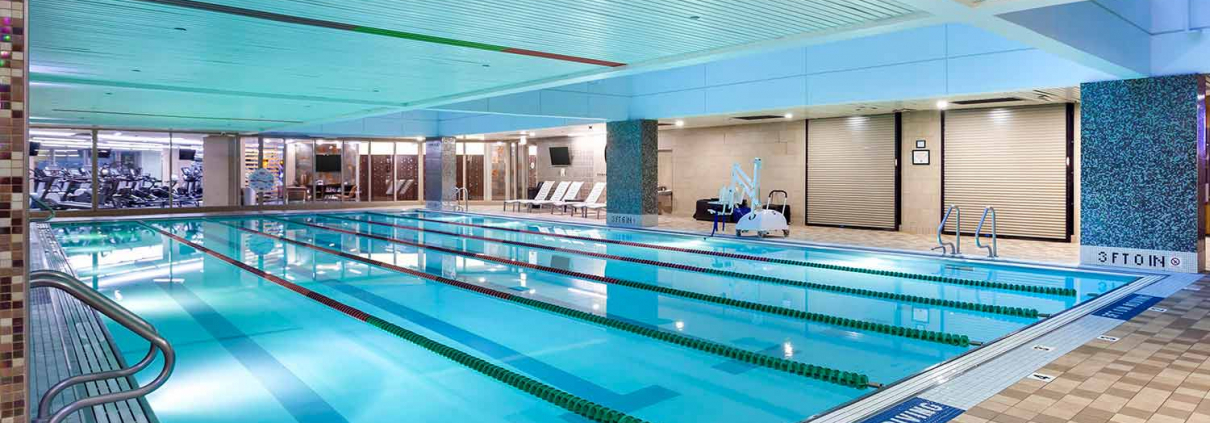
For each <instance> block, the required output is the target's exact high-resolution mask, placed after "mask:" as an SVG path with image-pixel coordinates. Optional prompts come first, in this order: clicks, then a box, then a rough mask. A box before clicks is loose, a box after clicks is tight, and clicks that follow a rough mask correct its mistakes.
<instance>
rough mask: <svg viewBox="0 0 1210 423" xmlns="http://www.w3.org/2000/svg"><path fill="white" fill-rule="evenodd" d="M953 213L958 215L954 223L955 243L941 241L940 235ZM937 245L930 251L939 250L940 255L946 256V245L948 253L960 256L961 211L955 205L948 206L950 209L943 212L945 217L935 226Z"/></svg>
mask: <svg viewBox="0 0 1210 423" xmlns="http://www.w3.org/2000/svg"><path fill="white" fill-rule="evenodd" d="M955 212H957V215H958V216H957V219H958V220H957V221H955V222H954V225H955V226H954V229H956V230H955V231H954V233H955V234H956V235H957V236H956V237H955V241H956V243H955V242H945V241H942V240H941V233H942V232H944V231H945V223H946V222H949V220H950V215H951V214H954V213H955ZM937 244H938V245H937V246H936V247H933V248H932V250H933V251H936V250H941V255H945V254H946V253H945V246H947V245H948V246H949V247H950V251H951V252H952V253H953V254H954V255H958V254H962V209H960V208H958V205H957V204H953V205H950V207H949V208H948V209H946V210H945V216H944V217H942V218H941V224H939V225H937Z"/></svg>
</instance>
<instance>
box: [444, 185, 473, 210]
mask: <svg viewBox="0 0 1210 423" xmlns="http://www.w3.org/2000/svg"><path fill="white" fill-rule="evenodd" d="M449 208H450V209H451V210H453V211H464V212H468V211H471V192H470V191H469V190H467V189H466V187H454V198H453V201H452V204H450V205H449Z"/></svg>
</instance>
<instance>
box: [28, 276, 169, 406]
mask: <svg viewBox="0 0 1210 423" xmlns="http://www.w3.org/2000/svg"><path fill="white" fill-rule="evenodd" d="M29 281H30V285H29V287H30V289H34V288H51V289H57V290H60V291H63V292H65V293H67V294H68V295H71V296H72V297H75V298H76V299H78V300H80V301H81V302H83V303H85V304H88V306H90V307H92V308H93V309H96V310H97V311H99V312H101V314H104V315H105V316H106V317H109V318H110V319H113V321H115V322H118V324H121V325H122V326H123V327H125V328H126V329H130V331H132V332H134V333H135V334H138V335H139V336H141V337H142V338H143V339H146V340H147V342H150V343H151V347H150V349H149V350H148V351H147V355H146V356H144V357H143V359H142V360H139V362H138V363H136V364H135V365H133V366H130V367H127V368H124V369H117V370H110V371H105V372H96V373H89V374H84V375H78V376H72V377H70V378H67V379H64V380H62V381H59V383H56V384H55V385H54V386H52V387H51V388H50V389H49V390H47V391H46V393H45V394H43V395H42V399H41V400H39V401H38V416H37V417H36V418H34V420H33V421H34V422H35V423H59V422H61V421H63V420H65V419H67V417H68V416H70V415H71V414H72V413H75V412H77V411H80V410H82V409H86V408H88V407H93V406H97V405H101V404H108V403H111V402H118V401H125V400H128V399H134V398H139V397H142V396H145V395H147V394H149V393H151V392H152V391H155V390H156V389H158V388H159V387H160V386H162V385H163V384H164V382H166V381H167V380H168V377H169V376H171V375H172V369H173V367H174V366H175V364H176V351H175V350H173V349H172V345H170V344H169V343H168V340H166V339H164V338H163V337H162V336H160V334H159V332H158V331H156V330H155V327H153V326H151V324H149V323H147V321H146V320H143V319H142V318H140V317H139V316H137V315H135V314H134V313H131V312H130V310H127V309H125V308H123V307H122V306H121V305H118V303H116V302H114V301H113V300H111V299H109V298H108V297H106V296H104V295H101V293H99V292H97V291H95V290H93V289H92V288H91V287H89V286H88V285H86V284H84V282H81V281H80V280H79V279H76V277H74V276H72V275H69V274H67V273H63V272H60V271H56V270H39V271H35V272H30V274H29ZM156 351H159V352H160V353H162V354H163V355H164V368H163V369H162V370H160V374H159V375H157V376H156V377H155V379H152V381H151V382H150V383H148V384H146V385H143V386H141V387H138V388H135V389H130V390H126V391H121V392H110V393H108V394H102V395H97V396H92V397H87V398H82V399H79V400H76V401H75V402H72V403H71V404H67V405H66V406H64V407H63V408H60V409H59V410H58V411H55V412H54V414H53V415H52V414H51V413H50V409H51V402H52V401H53V400H54V399H55V397H56V396H58V395H59V394H60V393H62V392H63V391H64V390H67V388H70V387H72V386H74V385H78V384H81V383H86V382H96V381H102V380H106V379H114V378H121V377H129V376H131V375H134V374H135V373H138V372H140V371H142V370H143V369H144V368H146V367H147V366H148V365H150V364H151V362H152V361H153V360H155V356H156Z"/></svg>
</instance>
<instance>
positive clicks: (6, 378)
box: [0, 1, 29, 423]
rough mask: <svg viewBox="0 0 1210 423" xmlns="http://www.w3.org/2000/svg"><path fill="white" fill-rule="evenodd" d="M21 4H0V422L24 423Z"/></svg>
mask: <svg viewBox="0 0 1210 423" xmlns="http://www.w3.org/2000/svg"><path fill="white" fill-rule="evenodd" d="M27 13H28V10H27V8H26V3H25V2H24V1H0V172H3V174H2V175H0V421H3V422H4V423H23V422H25V421H26V416H25V412H26V407H25V404H26V403H27V401H28V399H27V398H26V396H27V392H28V386H29V385H28V384H27V381H28V380H29V379H28V373H27V367H26V361H25V328H26V321H27V319H26V314H27V310H26V309H25V298H26V294H27V292H28V291H27V285H26V284H25V278H26V267H25V257H26V255H25V254H26V251H28V247H29V240H28V239H27V238H26V237H25V234H26V232H27V231H26V229H27V228H28V224H29V223H28V221H27V220H26V215H25V213H26V210H27V209H28V207H27V202H28V201H29V200H28V198H26V196H25V195H24V192H25V175H26V157H25V152H26V151H27V150H26V136H27V135H28V134H27V133H26V125H27V124H28V123H29V120H28V117H27V116H26V114H25V111H26V110H27V109H28V107H26V93H27V92H28V88H29V85H28V81H27V80H26V78H25V75H26V74H27V72H28V70H29V67H28V65H27V63H26V62H25V45H26V43H25V26H26V25H25V16H26V14H27Z"/></svg>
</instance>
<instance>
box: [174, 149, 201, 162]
mask: <svg viewBox="0 0 1210 423" xmlns="http://www.w3.org/2000/svg"><path fill="white" fill-rule="evenodd" d="M196 156H197V150H185V149H181V150H180V151H178V152H177V153H176V159H177V160H181V161H186V160H187V161H193V158H194V157H196Z"/></svg>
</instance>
